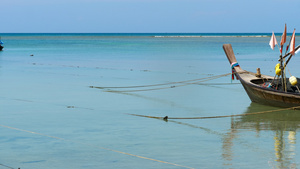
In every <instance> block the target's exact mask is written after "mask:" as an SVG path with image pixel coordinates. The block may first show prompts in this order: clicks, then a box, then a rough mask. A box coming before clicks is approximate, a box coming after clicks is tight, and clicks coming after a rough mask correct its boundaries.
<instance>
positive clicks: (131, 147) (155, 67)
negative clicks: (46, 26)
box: [0, 34, 300, 169]
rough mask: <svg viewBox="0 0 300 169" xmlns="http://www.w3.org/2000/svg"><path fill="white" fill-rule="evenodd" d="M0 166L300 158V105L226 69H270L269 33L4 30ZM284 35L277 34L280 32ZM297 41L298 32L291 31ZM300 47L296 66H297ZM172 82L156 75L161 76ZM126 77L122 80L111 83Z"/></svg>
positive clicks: (210, 164)
mask: <svg viewBox="0 0 300 169" xmlns="http://www.w3.org/2000/svg"><path fill="white" fill-rule="evenodd" d="M1 39H2V41H3V42H4V46H5V48H4V51H2V52H0V148H1V154H0V169H2V168H3V169H7V168H14V169H17V168H21V169H41V168H43V169H54V168H56V169H60V168H61V169H62V168H65V169H67V168H72V169H82V168H85V169H99V168H105V169H116V168H123V169H140V168H145V169H148V168H149V169H150V168H155V169H156V168H164V169H171V168H172V169H173V168H236V169H240V168H300V155H299V154H300V146H299V145H298V146H297V144H299V141H297V140H299V139H300V135H299V134H298V128H300V111H281V112H276V113H265V114H260V115H249V116H240V117H235V118H230V117H229V118H216V119H202V120H199V119H198V120H197V119H192V120H191V119H189V120H188V119H178V120H172V119H170V120H168V121H167V122H166V121H164V120H160V119H155V118H146V117H140V116H134V115H132V114H136V115H146V116H157V117H164V116H168V117H170V118H171V117H206V116H219V115H234V114H245V113H251V112H261V111H267V110H276V109H278V108H275V107H268V106H262V105H259V104H255V103H251V101H250V99H249V98H248V96H247V94H246V92H245V91H244V89H243V87H242V85H241V84H240V83H239V81H236V80H235V81H232V82H231V78H230V76H224V77H220V78H217V79H214V80H210V81H201V83H195V82H199V81H190V82H186V83H171V82H179V81H188V80H193V79H202V80H203V78H207V77H214V76H218V75H224V74H227V73H230V65H229V62H228V60H227V58H226V56H225V54H224V51H223V49H222V45H223V44H224V43H230V44H232V46H233V48H234V52H235V54H236V57H237V60H238V62H239V64H240V66H241V67H242V68H243V69H245V70H249V71H256V68H257V67H259V68H261V72H262V73H264V74H268V75H274V67H275V65H276V63H277V59H278V53H279V52H278V51H279V50H278V48H276V49H275V50H274V51H273V50H271V49H270V47H269V40H270V36H269V34H1ZM277 40H278V41H279V40H280V36H278V37H277ZM296 44H298V43H297V37H296ZM299 65H300V58H299V57H298V56H297V55H296V56H295V57H294V58H293V59H292V61H291V63H290V66H289V69H290V72H291V73H292V75H294V76H298V77H299V76H300V69H299ZM165 83H168V84H167V85H156V84H165ZM113 87H127V88H113Z"/></svg>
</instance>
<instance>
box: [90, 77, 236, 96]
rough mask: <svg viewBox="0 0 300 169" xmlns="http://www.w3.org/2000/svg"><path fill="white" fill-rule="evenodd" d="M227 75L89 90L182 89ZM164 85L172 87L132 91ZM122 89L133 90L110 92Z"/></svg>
mask: <svg viewBox="0 0 300 169" xmlns="http://www.w3.org/2000/svg"><path fill="white" fill-rule="evenodd" d="M228 75H231V73H226V74H222V75H217V76H211V77H204V78H200V79H193V80H186V81H178V82H169V83H161V84H152V85H141V86H119V87H114V86H112V87H97V86H90V88H97V89H105V91H106V92H141V91H151V90H161V89H168V88H175V87H182V86H187V85H192V84H199V83H201V82H205V81H209V80H214V79H217V78H221V77H225V76H228ZM182 83H183V84H182ZM174 84H181V85H174ZM165 85H172V86H166V87H157V88H150V89H134V88H146V87H156V86H165ZM124 88H133V89H132V90H111V89H124Z"/></svg>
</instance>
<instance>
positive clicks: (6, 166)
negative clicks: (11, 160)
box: [0, 164, 14, 169]
mask: <svg viewBox="0 0 300 169" xmlns="http://www.w3.org/2000/svg"><path fill="white" fill-rule="evenodd" d="M0 166H3V167H6V168H10V169H14V168H12V167H10V166H7V165H4V164H0Z"/></svg>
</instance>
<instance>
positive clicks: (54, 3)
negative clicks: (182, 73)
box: [0, 0, 300, 33]
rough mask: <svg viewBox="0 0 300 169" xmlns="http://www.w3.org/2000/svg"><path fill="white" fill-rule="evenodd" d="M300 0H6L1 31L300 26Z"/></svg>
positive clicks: (229, 30)
mask: <svg viewBox="0 0 300 169" xmlns="http://www.w3.org/2000/svg"><path fill="white" fill-rule="evenodd" d="M299 7H300V1H299V0H285V1H282V0H3V1H1V6H0V16H1V24H0V32H2V33H59V32H61V33H134V32H137V33H156V32H162V33H166V32H167V33H198V32H199V33H224V32H225V33H232V32H238V33H239V32H241V33H244V32H246V33H260V32H267V33H269V32H272V31H274V32H279V33H281V32H283V29H284V24H285V23H287V28H288V32H289V33H290V32H292V31H293V29H294V28H296V32H297V28H298V29H299V30H300V22H299V19H298V16H299V15H300V12H299Z"/></svg>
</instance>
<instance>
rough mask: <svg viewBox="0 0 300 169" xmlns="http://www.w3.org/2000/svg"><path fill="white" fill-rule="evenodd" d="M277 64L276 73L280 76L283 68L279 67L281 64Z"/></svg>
mask: <svg viewBox="0 0 300 169" xmlns="http://www.w3.org/2000/svg"><path fill="white" fill-rule="evenodd" d="M277 65H278V64H277ZM277 65H276V67H275V73H276V75H278V76H280V75H281V69H280V68H279V66H277Z"/></svg>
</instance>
